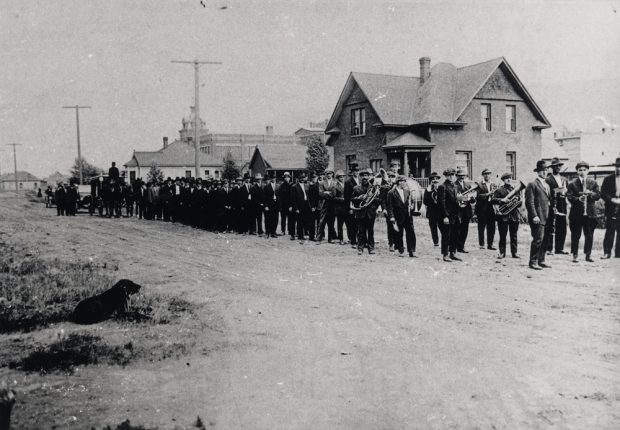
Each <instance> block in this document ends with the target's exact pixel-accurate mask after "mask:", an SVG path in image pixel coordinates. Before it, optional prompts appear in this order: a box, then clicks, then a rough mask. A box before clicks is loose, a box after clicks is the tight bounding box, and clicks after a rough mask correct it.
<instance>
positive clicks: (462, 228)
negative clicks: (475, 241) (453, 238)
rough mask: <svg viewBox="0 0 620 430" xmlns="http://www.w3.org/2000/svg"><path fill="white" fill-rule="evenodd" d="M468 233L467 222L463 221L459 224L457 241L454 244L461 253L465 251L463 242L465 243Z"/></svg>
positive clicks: (466, 220)
mask: <svg viewBox="0 0 620 430" xmlns="http://www.w3.org/2000/svg"><path fill="white" fill-rule="evenodd" d="M468 233H469V220H468V219H464V220H462V221H461V222H460V223H459V229H458V233H457V235H458V239H457V242H456V249H457V251H462V250H464V249H465V242H467V235H468Z"/></svg>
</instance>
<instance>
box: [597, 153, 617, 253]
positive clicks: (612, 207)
mask: <svg viewBox="0 0 620 430" xmlns="http://www.w3.org/2000/svg"><path fill="white" fill-rule="evenodd" d="M615 167H616V171H615V173H612V174H611V175H609V176H606V177H605V179H603V185H602V187H601V197H602V198H603V200H604V201H605V239H603V256H602V257H601V258H603V259H607V258H611V249H612V248H613V246H614V236H615V238H616V249H615V252H614V257H615V258H620V157H618V158H616V165H615Z"/></svg>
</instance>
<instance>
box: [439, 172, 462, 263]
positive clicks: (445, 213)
mask: <svg viewBox="0 0 620 430" xmlns="http://www.w3.org/2000/svg"><path fill="white" fill-rule="evenodd" d="M443 175H444V176H445V177H446V180H445V181H444V182H443V183H442V184H440V185H439V187H437V202H438V204H439V211H440V213H441V217H442V222H441V228H440V230H441V254H442V255H443V261H445V262H452V261H461V259H460V258H459V257H457V256H456V249H457V244H458V239H459V238H458V234H459V203H458V200H457V197H456V195H457V191H456V186H455V185H454V182H455V181H456V170H454V169H453V168H451V167H450V168H448V169H446V170H445V171H444V172H443ZM448 253H449V254H450V255H449V256H448Z"/></svg>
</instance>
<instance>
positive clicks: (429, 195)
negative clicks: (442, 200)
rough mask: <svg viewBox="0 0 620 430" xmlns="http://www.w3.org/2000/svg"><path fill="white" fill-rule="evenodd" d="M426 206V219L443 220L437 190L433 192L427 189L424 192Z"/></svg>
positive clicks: (429, 188)
mask: <svg viewBox="0 0 620 430" xmlns="http://www.w3.org/2000/svg"><path fill="white" fill-rule="evenodd" d="M423 202H424V205H425V206H426V218H431V219H439V218H443V217H442V215H441V208H440V207H439V201H438V197H437V190H436V189H435V190H431V187H430V186H429V187H427V188H426V189H425V190H424V199H423Z"/></svg>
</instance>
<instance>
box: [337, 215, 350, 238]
mask: <svg viewBox="0 0 620 430" xmlns="http://www.w3.org/2000/svg"><path fill="white" fill-rule="evenodd" d="M347 215H348V214H347V213H346V212H343V213H336V234H337V236H338V240H339V241H340V242H343V241H344V229H343V226H344V224H345V222H346V221H347Z"/></svg>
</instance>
